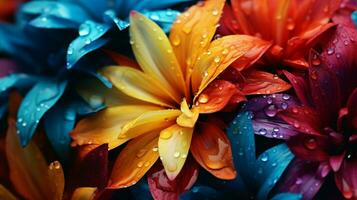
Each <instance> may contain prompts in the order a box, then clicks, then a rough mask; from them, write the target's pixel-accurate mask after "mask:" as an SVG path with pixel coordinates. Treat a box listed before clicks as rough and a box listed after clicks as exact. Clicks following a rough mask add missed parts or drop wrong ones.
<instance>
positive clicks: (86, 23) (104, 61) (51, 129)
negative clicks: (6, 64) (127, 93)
mask: <svg viewBox="0 0 357 200" xmlns="http://www.w3.org/2000/svg"><path fill="white" fill-rule="evenodd" d="M185 1H186V0H165V1H160V2H155V3H152V2H151V3H149V2H150V1H140V3H133V2H136V1H124V0H123V1H119V0H118V1H108V2H113V3H108V4H107V2H106V1H105V2H102V1H100V2H101V3H99V1H94V0H78V1H74V0H73V1H72V0H58V1H31V2H28V3H26V4H24V5H23V7H22V8H21V10H20V11H19V13H17V14H18V17H17V19H18V20H17V23H16V24H0V38H2V39H1V40H0V53H1V54H3V55H5V56H6V57H9V58H11V59H12V60H13V61H14V62H16V64H17V68H16V70H15V71H13V72H12V73H10V74H6V75H2V74H1V76H0V85H1V88H0V117H1V116H2V113H4V112H5V108H6V104H7V96H8V93H9V91H10V90H11V89H13V88H15V89H17V90H19V91H20V92H22V94H24V100H23V102H22V104H21V106H20V109H19V112H18V118H17V129H18V134H19V136H20V139H21V144H22V145H23V146H26V145H27V144H28V142H29V141H30V140H31V138H32V136H33V134H34V132H35V130H36V128H37V126H38V124H39V123H40V121H41V120H42V121H43V122H44V128H45V131H46V133H47V136H48V138H49V141H50V142H51V144H52V146H53V147H54V149H55V151H56V152H57V154H58V155H59V156H60V157H61V158H62V160H65V159H67V158H68V155H69V153H70V147H69V143H70V137H69V135H68V133H69V132H70V131H71V130H72V129H73V126H74V123H75V120H76V118H77V116H78V115H83V114H88V113H91V112H95V111H97V110H99V109H102V108H103V107H104V106H105V105H106V104H107V103H108V102H104V100H103V98H101V97H96V96H93V97H92V98H90V101H89V104H88V103H86V102H85V101H83V100H82V98H81V97H80V96H79V95H78V94H77V91H76V88H75V87H77V86H78V85H79V84H82V85H83V84H86V83H84V82H85V80H87V79H91V81H90V83H89V84H91V83H93V82H96V81H101V82H102V83H103V84H104V85H105V86H106V87H104V86H103V88H97V89H98V90H101V91H104V90H110V89H111V84H110V82H109V81H108V80H106V79H105V78H104V77H102V76H100V75H99V74H97V73H96V71H97V69H98V68H100V67H102V66H105V65H108V64H112V63H111V61H110V59H108V57H107V56H106V55H103V52H99V51H97V52H93V51H94V50H96V49H98V48H100V47H103V46H104V45H106V44H108V42H110V41H112V40H113V39H115V38H116V37H119V38H120V37H124V38H127V36H126V35H127V32H120V31H116V30H122V29H124V28H125V27H127V26H128V25H129V24H128V23H127V21H126V18H127V17H126V15H128V14H129V12H130V10H131V9H138V10H143V12H144V13H145V14H146V15H148V16H150V17H151V18H154V19H155V20H156V21H157V23H159V24H160V25H162V26H163V27H164V28H165V29H166V30H168V29H169V28H170V26H171V23H172V21H173V20H174V19H175V18H176V16H177V15H178V12H177V11H173V10H157V9H161V8H164V7H166V6H171V5H174V4H176V3H180V2H185ZM144 9H147V10H146V11H144ZM149 10H156V11H149ZM109 13H111V14H110V15H109ZM73 30H76V31H73ZM77 31H78V33H77ZM112 43H113V42H112ZM127 43H128V45H129V42H127ZM120 48H121V49H125V46H124V47H123V46H120ZM90 52H93V53H92V54H91V56H86V57H83V56H84V55H86V54H88V53H90ZM79 60H80V61H79ZM78 61H79V62H78ZM74 64H76V67H75V68H71V67H72V66H73V65H74ZM2 68H3V67H1V68H0V69H2ZM93 77H95V79H93ZM96 85H98V84H96ZM87 86H88V84H87ZM98 87H100V86H98ZM91 89H92V90H95V88H91Z"/></svg>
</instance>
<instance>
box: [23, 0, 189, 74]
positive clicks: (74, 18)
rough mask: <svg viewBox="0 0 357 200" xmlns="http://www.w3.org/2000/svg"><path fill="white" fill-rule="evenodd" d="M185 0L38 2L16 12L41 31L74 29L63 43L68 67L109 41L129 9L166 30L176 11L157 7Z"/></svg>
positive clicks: (185, 0) (120, 25)
mask: <svg viewBox="0 0 357 200" xmlns="http://www.w3.org/2000/svg"><path fill="white" fill-rule="evenodd" d="M183 2H188V0H165V1H155V2H152V1H147V0H145V1H140V2H139V1H126V0H113V1H107V0H106V1H95V0H89V1H88V0H80V1H77V0H69V1H64V2H63V1H40V0H35V1H31V2H28V3H26V4H24V6H23V7H22V8H21V10H20V12H19V14H20V16H21V18H20V20H21V21H22V23H26V24H29V25H30V26H33V27H36V28H41V29H44V30H51V29H54V30H55V31H56V32H58V29H59V30H61V31H63V32H65V31H66V30H67V31H68V30H76V31H78V34H79V36H78V37H77V38H74V37H73V38H72V41H71V43H70V45H69V46H67V62H66V63H67V64H66V65H67V67H68V68H72V67H73V66H74V65H75V64H76V63H77V62H78V61H79V60H80V59H81V58H82V57H83V56H85V55H86V54H88V53H90V52H92V51H94V50H96V49H99V48H100V47H102V46H104V45H105V44H108V42H110V41H112V39H113V36H111V37H108V36H107V35H108V34H110V31H112V30H114V31H115V30H124V29H125V28H127V27H128V26H129V23H128V21H127V18H128V16H129V12H130V11H131V10H134V9H135V10H140V11H143V12H144V13H145V15H147V16H148V17H150V18H151V19H152V20H154V21H156V22H157V23H159V24H160V25H161V26H162V27H163V28H164V30H166V31H168V30H169V29H170V27H171V23H172V22H173V21H174V20H175V19H176V17H177V15H178V14H179V12H177V11H174V10H170V9H167V10H161V9H165V8H168V7H170V6H173V5H175V4H179V3H183Z"/></svg>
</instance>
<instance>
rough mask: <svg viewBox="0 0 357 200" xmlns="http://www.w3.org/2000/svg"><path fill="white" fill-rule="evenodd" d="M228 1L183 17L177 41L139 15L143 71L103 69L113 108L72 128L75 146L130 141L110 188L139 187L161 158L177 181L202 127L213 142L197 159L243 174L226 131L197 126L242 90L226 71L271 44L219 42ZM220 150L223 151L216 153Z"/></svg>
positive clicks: (221, 171) (236, 39) (225, 174)
mask: <svg viewBox="0 0 357 200" xmlns="http://www.w3.org/2000/svg"><path fill="white" fill-rule="evenodd" d="M224 3H225V1H224V0H208V1H205V2H200V3H198V4H197V5H195V6H193V7H191V8H190V9H189V10H188V11H186V12H185V13H183V14H182V15H180V16H179V17H178V19H177V20H176V22H175V23H174V25H173V27H172V30H171V33H170V37H169V38H167V36H166V35H165V33H164V32H163V31H162V30H161V29H160V28H159V26H157V25H156V24H155V23H154V22H152V21H150V20H149V19H148V18H146V17H145V16H143V15H141V14H139V13H137V12H132V13H131V16H130V24H131V26H130V36H131V41H130V43H131V44H132V49H133V52H134V55H135V58H136V60H137V62H138V64H139V66H140V69H138V68H135V67H130V66H112V67H108V68H105V69H104V70H102V71H101V73H102V75H104V76H105V77H107V78H108V79H109V80H110V81H111V82H112V83H113V85H114V86H115V88H114V89H112V90H111V91H110V92H109V93H106V92H105V91H104V90H103V95H107V94H108V95H110V96H111V97H108V96H106V97H105V101H106V102H105V103H107V104H111V106H108V108H106V109H105V110H103V111H101V112H99V113H97V114H94V115H93V116H90V117H88V118H85V119H83V120H81V121H80V122H79V123H78V124H77V126H76V128H75V130H74V131H73V132H72V133H71V136H72V138H73V143H72V144H73V145H82V144H88V143H94V144H103V143H108V144H109V148H110V149H113V148H115V147H118V146H119V145H121V144H123V143H125V142H127V141H129V140H130V141H129V142H128V144H127V145H126V146H125V148H124V149H123V150H122V151H121V153H120V154H119V156H118V158H117V160H116V164H115V166H114V168H113V172H112V175H111V178H110V183H109V187H111V188H120V187H127V186H130V185H132V184H135V183H136V182H137V181H138V180H139V179H140V178H141V177H142V176H143V175H144V174H145V173H146V172H147V171H148V170H149V169H150V167H151V166H152V165H153V164H154V163H155V162H156V160H157V159H158V158H159V157H160V159H161V161H162V164H163V166H164V168H165V171H166V174H167V176H168V178H169V179H171V180H172V179H174V178H175V177H176V176H177V175H178V173H179V172H180V170H181V169H182V167H183V165H184V163H185V160H186V157H187V156H188V154H189V150H190V146H191V140H194V139H193V137H195V136H193V135H195V133H196V132H200V131H201V130H206V131H205V132H206V133H205V137H201V138H203V140H205V138H207V139H208V142H210V144H212V145H213V147H212V150H211V151H208V150H204V148H203V149H202V150H201V149H197V148H198V146H200V145H202V143H200V142H199V141H197V142H196V143H197V144H200V145H196V146H192V147H191V148H196V149H195V150H194V151H191V152H192V153H193V154H194V157H195V159H196V160H197V161H198V162H199V163H200V164H201V166H202V167H204V168H205V169H207V170H208V171H210V172H211V173H212V174H214V175H215V176H217V177H219V178H223V179H232V178H234V177H235V176H236V173H235V170H234V167H233V164H232V160H231V159H232V158H231V149H230V145H229V142H228V140H227V138H226V136H225V134H224V133H223V131H221V129H218V128H217V129H215V128H213V130H214V131H216V130H217V131H216V132H215V133H212V134H211V133H210V132H209V129H200V130H197V126H198V123H197V120H198V119H199V116H200V115H201V114H209V113H215V112H218V111H220V110H221V109H223V108H224V107H225V105H226V104H227V103H228V102H229V100H230V98H231V97H232V95H233V93H234V91H235V86H234V85H233V84H231V83H229V82H227V81H223V80H219V81H215V79H216V78H217V77H218V75H220V74H221V72H223V71H224V70H225V69H226V68H227V67H228V66H229V65H230V64H231V63H232V62H233V61H236V60H237V59H239V58H240V57H243V56H244V55H246V54H249V53H250V54H252V53H253V54H254V53H259V51H256V48H258V49H261V48H262V47H263V46H267V45H269V44H268V43H267V42H263V41H262V40H260V39H257V38H254V37H251V36H245V35H234V36H226V37H222V38H219V39H216V40H213V41H212V38H213V36H214V34H215V31H216V28H217V23H218V21H219V18H220V16H221V13H222V9H223V6H224ZM245 58H246V57H245ZM97 87H98V86H97ZM89 89H90V88H89ZM104 93H105V94H104ZM96 95H100V94H96ZM84 97H85V98H86V97H88V95H86V94H85V95H84ZM114 97H115V98H118V102H115V98H114ZM113 98H114V100H113ZM113 102H114V103H113ZM112 104H114V105H112ZM196 134H198V133H196ZM206 136H207V137H206ZM210 136H212V137H215V138H210ZM206 152H208V153H209V154H206ZM212 153H213V154H217V155H215V156H211V157H212V158H210V154H212Z"/></svg>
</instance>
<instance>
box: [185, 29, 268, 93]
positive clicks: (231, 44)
mask: <svg viewBox="0 0 357 200" xmlns="http://www.w3.org/2000/svg"><path fill="white" fill-rule="evenodd" d="M269 46H270V43H269V42H266V41H263V40H261V39H259V38H256V37H252V36H248V35H231V36H225V37H222V38H219V39H217V40H215V41H213V42H212V43H211V45H210V47H209V49H208V50H207V52H205V53H204V54H202V55H201V57H200V60H198V61H197V63H196V65H195V66H194V69H193V72H192V77H191V83H192V90H193V91H194V92H197V94H199V93H201V92H202V90H203V89H205V88H206V87H207V85H208V84H209V83H210V82H212V81H213V80H214V79H215V78H217V76H218V75H219V74H220V73H222V72H223V71H224V70H225V69H226V68H227V67H228V66H229V65H230V64H231V63H232V62H234V61H236V60H237V59H239V58H240V57H243V56H244V59H247V58H249V56H250V55H251V57H254V58H256V54H259V53H261V52H265V51H266V50H267V49H268V48H269Z"/></svg>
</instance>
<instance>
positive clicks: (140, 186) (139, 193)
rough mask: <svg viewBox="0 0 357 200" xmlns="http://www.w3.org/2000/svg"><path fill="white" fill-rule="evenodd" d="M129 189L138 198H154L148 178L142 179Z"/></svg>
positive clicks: (140, 199)
mask: <svg viewBox="0 0 357 200" xmlns="http://www.w3.org/2000/svg"><path fill="white" fill-rule="evenodd" d="M129 190H130V192H131V193H132V194H133V196H134V197H135V199H136V200H147V199H152V196H151V193H150V190H149V185H148V183H147V180H146V178H142V179H140V181H139V182H137V183H136V184H135V185H133V186H131V187H130V188H129Z"/></svg>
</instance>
